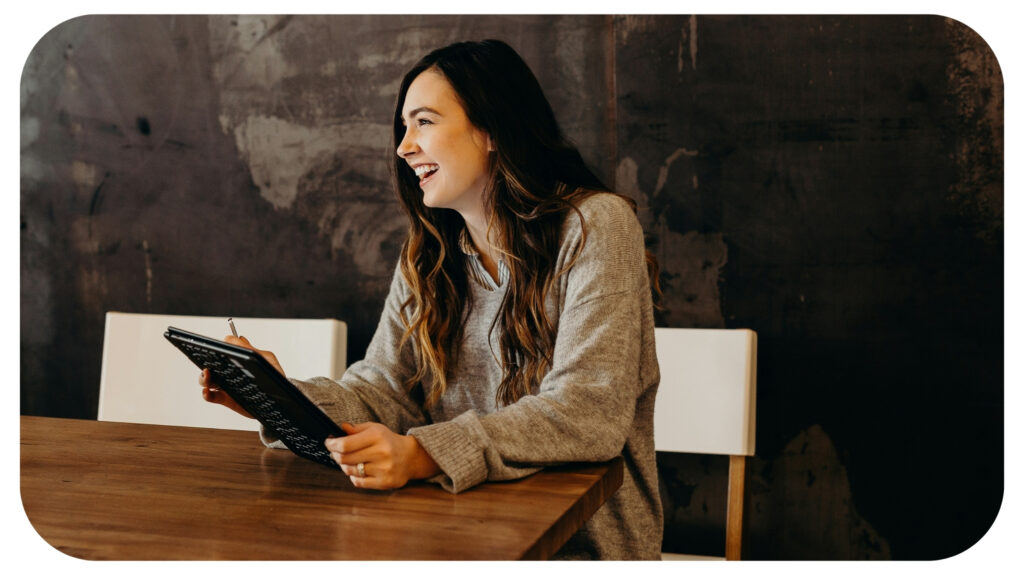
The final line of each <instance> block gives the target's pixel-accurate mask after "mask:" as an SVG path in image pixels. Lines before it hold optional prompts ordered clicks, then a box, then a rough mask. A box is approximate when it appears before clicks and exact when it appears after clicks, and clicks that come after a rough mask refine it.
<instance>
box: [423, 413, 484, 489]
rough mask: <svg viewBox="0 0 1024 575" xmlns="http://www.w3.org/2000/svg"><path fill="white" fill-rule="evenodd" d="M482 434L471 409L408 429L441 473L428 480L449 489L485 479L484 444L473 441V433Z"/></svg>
mask: <svg viewBox="0 0 1024 575" xmlns="http://www.w3.org/2000/svg"><path fill="white" fill-rule="evenodd" d="M474 432H476V433H474ZM481 434H483V427H482V426H481V425H480V421H479V420H478V419H477V418H476V415H475V414H474V413H473V412H471V411H470V412H466V413H463V414H462V415H460V416H458V417H456V418H455V419H452V420H450V421H445V422H441V423H435V424H432V425H425V426H423V427H415V428H413V429H410V430H409V433H408V435H410V436H412V437H414V438H415V439H416V441H418V442H419V444H420V446H422V447H423V449H424V450H425V451H426V452H427V453H428V454H429V455H430V457H432V458H433V459H434V462H435V463H437V466H438V467H440V468H441V472H442V473H441V474H440V475H437V476H435V477H432V478H430V479H429V481H431V482H436V483H439V484H440V485H441V487H443V488H444V489H445V491H448V492H450V493H459V492H460V491H465V490H467V489H469V488H470V487H474V486H476V485H479V484H481V483H483V482H484V481H486V480H487V461H486V459H485V458H484V448H483V447H482V446H479V445H477V444H476V442H474V441H473V436H474V435H481Z"/></svg>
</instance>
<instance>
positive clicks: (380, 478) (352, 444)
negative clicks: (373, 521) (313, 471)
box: [324, 423, 440, 489]
mask: <svg viewBox="0 0 1024 575" xmlns="http://www.w3.org/2000/svg"><path fill="white" fill-rule="evenodd" d="M341 429H342V430H343V431H344V432H345V433H347V434H348V435H346V436H345V437H329V438H327V440H325V441H324V445H325V446H326V447H327V450H328V451H330V452H331V457H332V458H333V459H334V460H335V461H336V462H338V464H339V465H340V466H341V470H342V471H344V472H345V475H348V476H349V479H351V480H352V484H353V485H355V486H356V487H364V488H367V489H397V488H399V487H402V486H403V485H405V484H406V483H408V482H409V481H410V480H412V479H425V478H427V477H431V476H433V475H436V474H437V473H439V472H440V468H439V467H438V466H437V463H435V462H434V459H433V458H432V457H430V455H429V454H428V453H427V452H426V451H425V450H424V449H423V447H422V446H420V443H419V442H418V441H416V438H415V437H410V436H408V435H398V434H397V433H394V432H393V431H391V430H390V429H388V428H387V427H386V426H384V425H381V424H380V423H357V424H355V425H353V424H351V423H343V424H341ZM360 463H362V464H363V468H362V470H363V475H362V476H361V475H360V473H359V464H360Z"/></svg>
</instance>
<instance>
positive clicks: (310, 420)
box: [164, 327, 345, 468]
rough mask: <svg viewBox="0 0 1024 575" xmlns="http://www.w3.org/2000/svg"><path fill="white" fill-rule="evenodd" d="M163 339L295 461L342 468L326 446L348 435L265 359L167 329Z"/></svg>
mask: <svg viewBox="0 0 1024 575" xmlns="http://www.w3.org/2000/svg"><path fill="white" fill-rule="evenodd" d="M164 337H165V338H167V340H168V341H170V342H171V343H172V344H174V346H175V347H177V348H178V349H180V350H181V351H182V353H184V354H185V355H186V356H187V357H188V358H189V359H190V360H192V363H194V364H196V365H197V366H199V368H200V369H203V368H206V369H209V370H210V372H211V373H212V374H214V377H215V379H216V381H217V384H218V385H219V386H220V388H221V389H223V390H224V391H225V392H227V394H228V395H230V396H231V398H232V399H234V400H235V401H237V402H238V404H239V405H241V406H242V407H243V408H245V410H246V411H248V412H249V413H250V414H251V415H252V416H253V417H255V418H256V419H258V420H259V422H260V423H262V424H263V426H264V427H265V428H266V429H268V430H269V431H271V432H272V433H273V434H274V435H276V436H277V437H279V438H280V439H281V441H283V442H284V444H285V445H287V446H288V449H291V450H292V452H294V453H295V454H296V455H299V456H301V457H305V458H306V459H310V460H312V461H316V462H317V463H322V464H324V465H327V466H330V467H334V468H337V467H338V464H337V463H335V461H334V460H333V459H331V456H330V452H329V451H327V448H326V447H324V440H325V439H327V438H328V437H329V436H334V437H341V436H343V435H345V432H344V431H342V430H341V428H340V427H338V425H337V424H336V423H334V421H333V420H331V418H329V417H327V415H326V414H325V413H324V412H323V411H321V410H320V408H318V407H317V406H316V405H314V404H313V402H312V401H310V400H309V398H307V397H306V396H305V395H303V393H302V392H301V391H299V390H298V389H297V388H296V387H295V386H294V385H293V384H292V382H290V381H288V378H286V377H285V376H283V375H281V372H279V371H277V369H275V368H274V366H272V365H270V362H268V361H267V360H266V359H264V358H263V356H261V355H260V354H258V353H256V352H255V351H253V350H251V349H248V348H244V347H240V346H237V345H232V344H230V343H226V342H223V341H219V340H216V339H213V338H209V337H206V336H203V335H199V334H195V333H191V332H188V331H185V330H183V329H178V328H176V327H168V328H167V331H166V332H164Z"/></svg>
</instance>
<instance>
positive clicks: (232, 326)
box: [228, 317, 238, 337]
mask: <svg viewBox="0 0 1024 575" xmlns="http://www.w3.org/2000/svg"><path fill="white" fill-rule="evenodd" d="M228 325H229V326H231V335H233V336H235V337H238V332H237V331H235V322H233V321H231V318H230V317H229V318H228Z"/></svg>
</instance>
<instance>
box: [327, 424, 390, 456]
mask: <svg viewBox="0 0 1024 575" xmlns="http://www.w3.org/2000/svg"><path fill="white" fill-rule="evenodd" d="M341 429H342V431H345V432H346V433H348V435H346V436H345V437H333V438H327V439H325V440H324V446H326V447H327V449H328V450H330V451H336V452H338V453H355V452H356V451H359V450H360V449H366V448H367V447H369V446H371V445H373V444H374V443H375V442H376V441H377V440H378V439H379V437H378V436H377V435H375V434H371V433H367V431H368V428H367V426H366V425H365V424H362V426H361V427H359V426H354V425H350V424H348V423H343V424H341Z"/></svg>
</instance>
